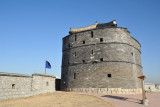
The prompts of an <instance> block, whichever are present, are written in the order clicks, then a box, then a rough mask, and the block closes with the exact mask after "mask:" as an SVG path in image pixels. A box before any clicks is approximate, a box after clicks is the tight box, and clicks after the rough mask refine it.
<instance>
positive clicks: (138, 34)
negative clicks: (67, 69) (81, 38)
mask: <svg viewBox="0 0 160 107" xmlns="http://www.w3.org/2000/svg"><path fill="white" fill-rule="evenodd" d="M112 20H117V24H118V26H120V27H127V28H128V30H129V31H130V32H131V36H133V37H134V38H135V39H137V40H138V41H139V42H140V43H141V49H142V54H141V56H142V65H143V73H144V75H146V76H147V81H146V82H151V83H160V1H159V0H132V1H131V0H0V72H8V73H20V74H29V75H30V74H32V73H44V70H45V69H44V67H45V60H48V61H49V62H50V63H51V65H52V69H51V70H50V69H47V74H52V75H55V76H58V77H60V75H61V60H62V38H63V37H64V36H66V35H68V32H69V30H70V28H71V27H73V28H74V27H76V28H77V27H84V26H89V25H92V24H94V23H95V21H98V22H99V23H106V22H109V21H112Z"/></svg>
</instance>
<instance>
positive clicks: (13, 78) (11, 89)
mask: <svg viewBox="0 0 160 107" xmlns="http://www.w3.org/2000/svg"><path fill="white" fill-rule="evenodd" d="M54 91H55V77H54V76H50V75H42V74H33V75H32V76H29V75H23V74H10V73H0V101H1V100H5V99H12V98H20V97H28V96H32V95H36V94H40V93H46V92H54Z"/></svg>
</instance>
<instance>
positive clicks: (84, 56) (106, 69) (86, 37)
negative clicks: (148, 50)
mask: <svg viewBox="0 0 160 107" xmlns="http://www.w3.org/2000/svg"><path fill="white" fill-rule="evenodd" d="M69 33H70V35H68V36H66V37H64V38H63V58H62V74H61V79H62V80H61V81H62V83H61V88H62V90H67V89H72V88H122V89H138V88H140V80H139V79H138V76H141V75H142V65H141V49H140V48H141V45H140V43H139V42H138V41H137V40H136V39H134V38H133V37H131V36H130V32H129V31H128V30H127V28H123V27H117V24H116V21H112V22H109V23H104V24H98V23H97V22H96V24H94V25H91V26H88V27H84V28H71V30H70V32H69Z"/></svg>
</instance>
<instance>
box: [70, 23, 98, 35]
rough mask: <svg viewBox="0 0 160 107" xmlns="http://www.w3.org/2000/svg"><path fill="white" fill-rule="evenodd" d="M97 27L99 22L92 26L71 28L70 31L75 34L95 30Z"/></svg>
mask: <svg viewBox="0 0 160 107" xmlns="http://www.w3.org/2000/svg"><path fill="white" fill-rule="evenodd" d="M97 25H98V22H96V23H95V24H94V25H90V26H87V27H82V28H71V29H70V32H72V33H74V32H81V31H86V30H91V29H95V28H96V26H97Z"/></svg>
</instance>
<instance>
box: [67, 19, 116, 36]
mask: <svg viewBox="0 0 160 107" xmlns="http://www.w3.org/2000/svg"><path fill="white" fill-rule="evenodd" d="M107 27H117V24H116V20H113V21H111V22H108V23H102V24H98V22H97V21H96V23H95V24H94V25H90V26H87V27H82V28H71V29H70V32H69V33H70V34H72V33H77V32H82V31H87V30H93V29H99V28H107Z"/></svg>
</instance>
